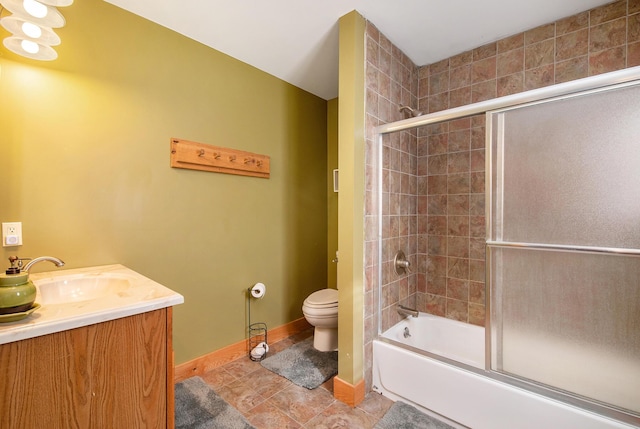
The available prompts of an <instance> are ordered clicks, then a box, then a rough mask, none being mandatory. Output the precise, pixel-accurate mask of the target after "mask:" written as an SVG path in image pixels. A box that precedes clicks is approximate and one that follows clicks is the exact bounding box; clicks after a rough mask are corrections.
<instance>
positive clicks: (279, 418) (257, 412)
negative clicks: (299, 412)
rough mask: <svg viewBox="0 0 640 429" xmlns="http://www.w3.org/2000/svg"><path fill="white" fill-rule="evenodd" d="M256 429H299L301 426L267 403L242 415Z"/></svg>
mask: <svg viewBox="0 0 640 429" xmlns="http://www.w3.org/2000/svg"><path fill="white" fill-rule="evenodd" d="M244 415H245V417H246V418H247V420H249V423H251V424H252V425H253V426H255V427H256V429H299V428H302V426H301V425H300V424H299V423H298V422H296V421H295V420H293V419H292V418H291V417H289V416H288V415H286V414H285V413H284V412H283V411H281V410H279V409H278V408H277V407H276V406H274V405H272V404H270V403H269V402H263V403H262V404H260V405H258V406H257V407H254V408H252V409H251V410H249V411H247V412H245V413H244Z"/></svg>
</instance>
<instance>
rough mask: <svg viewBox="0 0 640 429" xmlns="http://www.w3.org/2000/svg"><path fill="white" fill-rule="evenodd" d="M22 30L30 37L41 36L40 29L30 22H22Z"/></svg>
mask: <svg viewBox="0 0 640 429" xmlns="http://www.w3.org/2000/svg"><path fill="white" fill-rule="evenodd" d="M22 31H23V33H24V34H26V35H27V36H29V37H31V38H32V39H37V38H39V37H40V36H42V29H41V28H40V27H39V26H37V25H35V24H34V23H32V22H24V23H23V24H22Z"/></svg>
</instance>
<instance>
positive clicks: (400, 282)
mask: <svg viewBox="0 0 640 429" xmlns="http://www.w3.org/2000/svg"><path fill="white" fill-rule="evenodd" d="M634 66H640V0H622V1H616V2H613V3H609V4H606V5H604V6H601V7H598V8H595V9H592V10H589V11H585V12H581V13H578V14H576V15H573V16H570V17H567V18H564V19H561V20H558V21H556V22H553V23H550V24H546V25H542V26H540V27H537V28H534V29H531V30H528V31H525V32H522V33H519V34H515V35H512V36H510V37H506V38H504V39H501V40H499V41H497V42H495V43H490V44H487V45H484V46H480V47H478V48H476V49H473V50H470V51H467V52H463V53H461V54H458V55H455V56H453V57H451V58H448V59H445V60H442V61H438V62H437V63H434V64H430V65H425V66H422V67H417V66H416V65H415V64H413V63H412V62H411V60H410V59H409V58H408V57H407V56H406V55H405V54H404V53H403V52H402V51H400V50H399V49H398V48H397V47H395V46H394V45H393V44H392V43H391V42H390V41H389V40H388V39H387V38H386V37H385V36H384V35H383V34H381V33H380V32H379V31H378V29H377V28H376V27H375V26H374V25H373V24H372V23H370V22H367V27H366V163H367V168H366V195H365V198H366V205H365V207H366V213H365V228H366V231H365V290H364V294H365V338H364V343H365V369H366V371H365V380H366V383H367V389H370V387H371V367H372V357H373V350H372V340H373V338H374V337H375V334H376V329H377V323H378V319H377V318H378V315H377V304H376V302H377V299H378V296H377V294H378V290H377V283H378V279H377V267H376V264H377V261H376V258H377V251H378V249H377V242H376V225H377V219H376V207H377V206H376V204H377V202H376V195H375V189H376V182H375V181H376V172H375V150H374V149H375V144H374V141H373V139H374V127H376V126H377V125H380V124H383V123H388V122H393V121H397V120H400V119H404V118H406V117H407V116H404V115H403V114H401V113H400V111H399V110H398V109H399V106H400V105H409V106H411V107H417V108H418V110H420V111H422V112H424V113H433V112H437V111H441V110H444V109H448V108H453V107H458V106H463V105H467V104H470V103H475V102H479V101H484V100H488V99H492V98H496V97H501V96H505V95H510V94H515V93H518V92H522V91H527V90H531V89H536V88H540V87H544V86H548V85H552V84H555V83H562V82H567V81H570V80H574V79H580V78H583V77H587V76H592V75H596V74H600V73H605V72H609V71H615V70H620V69H623V68H627V67H634ZM484 122H485V117H484V115H478V116H475V117H473V118H466V119H461V120H455V121H450V122H448V123H442V124H437V125H431V126H425V127H421V128H420V129H418V130H408V131H403V132H400V133H394V134H391V135H388V136H385V137H384V139H383V151H384V153H383V196H382V198H383V201H382V205H383V219H382V229H383V248H384V254H383V257H382V270H381V271H382V296H381V297H380V298H381V301H382V307H383V310H382V313H381V318H382V320H381V323H382V327H383V329H386V328H387V327H389V326H391V325H393V324H394V323H396V322H397V321H398V320H399V316H398V315H397V314H396V313H395V310H394V307H395V305H396V304H397V303H405V304H407V305H410V306H414V305H415V306H417V307H418V309H420V310H421V311H426V312H429V313H433V314H437V315H441V316H445V317H449V318H452V319H456V320H462V321H465V322H469V323H473V324H478V325H482V324H483V323H484V317H485V313H484V299H485V295H484V291H485V286H484V262H485V261H484V234H485V232H484V228H485V219H484V198H485V196H484V165H485V164H484V138H485V135H484V133H485V130H484V126H485V123H484ZM403 207H406V208H407V210H406V211H404V209H401V208H403ZM399 249H402V250H404V251H405V253H406V254H407V255H408V257H409V259H410V260H411V263H412V266H413V267H414V270H413V273H412V274H410V275H408V276H400V277H398V276H397V275H396V274H395V273H394V272H393V267H392V261H393V254H394V253H395V251H396V250H399Z"/></svg>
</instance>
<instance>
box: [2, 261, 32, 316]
mask: <svg viewBox="0 0 640 429" xmlns="http://www.w3.org/2000/svg"><path fill="white" fill-rule="evenodd" d="M18 261H19V259H18V258H17V257H15V256H11V257H9V262H11V266H10V267H9V268H7V270H6V271H5V273H4V274H0V315H2V314H11V313H22V312H25V311H27V310H29V309H30V308H31V307H32V306H33V303H34V301H35V300H36V287H35V285H34V284H33V283H32V282H31V280H29V273H28V272H26V271H24V272H23V271H21V270H20V267H17V266H15V264H16V262H18Z"/></svg>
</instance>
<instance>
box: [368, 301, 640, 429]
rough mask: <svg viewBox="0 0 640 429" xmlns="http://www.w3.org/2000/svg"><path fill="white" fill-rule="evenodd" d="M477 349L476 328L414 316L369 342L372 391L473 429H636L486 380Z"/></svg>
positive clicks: (480, 339)
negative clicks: (371, 365)
mask: <svg viewBox="0 0 640 429" xmlns="http://www.w3.org/2000/svg"><path fill="white" fill-rule="evenodd" d="M405 334H406V335H405ZM405 337H406V338H405ZM484 348H485V334H484V328H481V327H477V326H471V325H468V324H465V323H460V322H457V321H453V320H449V319H445V318H442V317H437V316H432V315H429V314H425V313H420V315H419V317H409V318H406V319H404V320H403V321H401V322H400V323H398V324H397V325H395V326H393V327H392V328H390V329H389V330H388V331H386V332H384V333H383V334H382V335H380V336H379V338H377V339H375V340H374V341H373V386H372V388H373V390H374V391H376V392H378V393H381V394H382V395H383V396H386V397H388V398H390V399H392V400H394V401H397V400H400V401H403V402H406V403H409V404H411V405H414V406H416V407H417V408H419V409H421V410H422V411H424V412H426V413H428V414H432V415H436V416H440V417H444V419H445V420H448V421H449V423H453V425H454V426H458V425H460V427H469V428H473V429H540V428H545V429H572V428H580V429H614V428H615V429H630V428H637V427H639V426H638V425H639V424H640V420H638V421H637V422H636V421H633V423H629V424H626V423H623V422H620V421H617V420H612V419H609V418H607V417H604V416H601V415H599V414H595V413H593V412H590V411H587V410H584V409H582V408H579V407H577V406H572V405H569V404H566V403H564V402H560V401H557V400H555V399H552V398H548V397H546V396H543V395H540V394H538V393H534V392H530V391H528V390H525V389H523V388H519V387H515V386H512V385H510V384H507V383H505V382H502V381H499V380H496V379H494V378H492V377H491V376H490V374H491V373H490V372H488V371H486V370H485V369H484V368H485V363H484V362H485V352H484Z"/></svg>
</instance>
